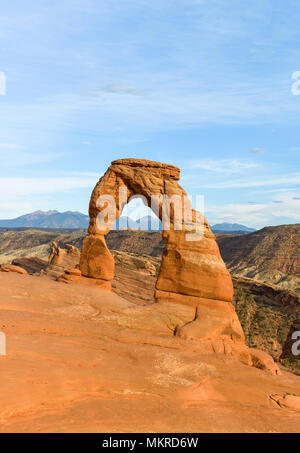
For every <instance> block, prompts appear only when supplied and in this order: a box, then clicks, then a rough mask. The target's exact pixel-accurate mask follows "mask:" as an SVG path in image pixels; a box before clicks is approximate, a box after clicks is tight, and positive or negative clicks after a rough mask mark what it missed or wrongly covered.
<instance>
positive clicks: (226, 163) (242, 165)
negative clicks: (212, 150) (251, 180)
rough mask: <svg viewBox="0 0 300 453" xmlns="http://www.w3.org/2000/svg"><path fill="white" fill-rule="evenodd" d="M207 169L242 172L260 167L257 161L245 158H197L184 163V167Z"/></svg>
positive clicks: (219, 171)
mask: <svg viewBox="0 0 300 453" xmlns="http://www.w3.org/2000/svg"><path fill="white" fill-rule="evenodd" d="M184 167H186V168H188V169H195V170H205V171H210V172H218V173H240V172H241V171H243V170H250V169H254V168H258V167H259V165H258V164H257V163H256V162H251V161H248V160H243V159H221V160H220V159H219V160H216V159H209V158H207V159H196V160H191V161H189V162H187V163H186V164H184V165H183V168H184Z"/></svg>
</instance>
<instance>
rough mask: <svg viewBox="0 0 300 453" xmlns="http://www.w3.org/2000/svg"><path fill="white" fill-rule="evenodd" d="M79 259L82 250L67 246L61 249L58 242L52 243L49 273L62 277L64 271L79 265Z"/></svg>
mask: <svg viewBox="0 0 300 453" xmlns="http://www.w3.org/2000/svg"><path fill="white" fill-rule="evenodd" d="M79 259H80V250H79V249H78V248H77V247H75V246H74V245H70V244H66V245H65V247H64V248H61V247H59V245H58V244H57V243H56V242H52V243H51V251H50V256H49V260H48V268H47V272H51V273H52V274H57V275H60V274H61V273H62V272H63V271H65V270H69V269H73V268H75V267H76V266H77V265H79Z"/></svg>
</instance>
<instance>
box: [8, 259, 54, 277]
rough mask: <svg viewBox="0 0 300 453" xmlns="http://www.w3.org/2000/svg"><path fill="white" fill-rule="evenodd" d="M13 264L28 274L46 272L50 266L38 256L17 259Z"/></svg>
mask: <svg viewBox="0 0 300 453" xmlns="http://www.w3.org/2000/svg"><path fill="white" fill-rule="evenodd" d="M11 264H13V265H14V266H19V267H22V268H23V269H25V270H26V271H27V272H28V274H39V273H40V272H41V271H45V270H46V269H47V266H48V263H47V261H45V260H41V259H40V258H38V257H36V256H26V257H23V256H22V257H20V258H15V259H14V260H13V261H12V263H11Z"/></svg>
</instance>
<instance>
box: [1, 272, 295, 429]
mask: <svg viewBox="0 0 300 453" xmlns="http://www.w3.org/2000/svg"><path fill="white" fill-rule="evenodd" d="M194 315H195V310H194V309H193V307H191V306H188V305H183V304H175V303H169V304H168V303H167V302H166V303H164V304H153V305H147V306H140V305H137V304H134V303H131V302H128V301H125V300H124V299H122V298H120V297H119V296H117V295H116V294H114V293H110V292H107V291H102V290H101V289H95V288H90V287H84V286H73V285H65V284H63V283H59V282H55V281H53V280H51V279H49V277H47V276H44V277H35V276H29V275H17V274H13V273H5V272H1V273H0V319H1V322H0V330H1V331H3V332H4V333H5V334H6V338H7V355H6V356H0V399H1V405H0V422H1V423H0V431H1V432H112V433H113V432H298V431H299V426H300V412H298V410H295V407H296V406H297V404H298V403H297V401H298V400H297V399H295V400H294V401H290V402H288V400H291V398H287V396H286V395H288V394H290V395H293V396H295V395H296V397H299V396H300V377H298V376H295V375H293V374H290V373H286V372H283V374H282V375H281V376H273V375H271V374H269V373H267V372H265V371H263V370H260V369H257V368H253V367H249V366H247V365H246V364H243V363H241V362H240V361H238V360H237V359H236V358H235V357H234V356H232V355H231V354H230V353H227V354H226V353H224V350H223V351H221V350H220V351H218V350H217V345H216V351H215V352H214V353H213V354H211V353H208V351H207V350H206V349H207V347H206V346H205V345H203V344H202V343H201V342H197V341H195V340H188V339H183V338H180V337H176V336H174V330H175V329H176V327H177V328H178V326H179V327H180V326H182V325H186V324H187V323H188V322H190V321H191V320H192V319H193V317H194ZM274 395H276V398H277V399H281V398H282V399H284V400H287V401H285V402H287V403H288V404H280V405H279V404H278V403H277V400H276V398H274ZM292 406H293V407H292Z"/></svg>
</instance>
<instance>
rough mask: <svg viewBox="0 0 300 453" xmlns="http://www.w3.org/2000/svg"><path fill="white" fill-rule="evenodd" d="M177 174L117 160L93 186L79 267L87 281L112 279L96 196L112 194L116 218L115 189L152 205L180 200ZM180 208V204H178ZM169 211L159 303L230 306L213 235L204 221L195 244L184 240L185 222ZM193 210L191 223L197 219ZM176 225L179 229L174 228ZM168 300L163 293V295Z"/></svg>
mask: <svg viewBox="0 0 300 453" xmlns="http://www.w3.org/2000/svg"><path fill="white" fill-rule="evenodd" d="M179 177H180V170H179V168H178V167H174V166H172V165H166V164H162V163H160V162H152V161H147V160H138V159H121V160H117V161H114V162H112V164H111V166H110V167H109V169H108V170H107V172H106V173H105V175H104V176H103V177H102V178H101V179H100V181H99V182H98V184H97V185H96V187H95V189H94V191H93V193H92V196H91V201H90V208H89V214H90V226H89V236H88V237H87V238H86V239H85V241H84V245H83V250H82V254H81V260H80V269H81V271H82V274H83V275H84V276H85V277H89V278H97V279H101V280H104V281H108V280H112V278H113V258H112V256H111V255H110V253H109V251H108V249H107V247H106V244H105V240H104V236H105V234H107V233H108V231H109V228H102V229H100V228H99V227H98V226H97V217H98V215H99V214H100V213H101V211H102V208H100V207H98V206H97V202H98V199H99V197H100V196H101V195H102V196H103V195H111V196H112V197H113V198H114V199H115V201H116V211H117V217H118V216H119V215H120V214H121V211H122V208H123V206H121V200H120V199H119V188H120V187H123V188H124V187H125V188H127V190H128V196H129V198H130V197H132V196H135V195H141V196H143V197H145V199H146V200H147V202H148V205H149V206H150V200H151V196H153V195H157V196H159V195H160V196H162V195H167V196H168V197H170V198H171V197H172V196H173V195H177V196H179V197H180V199H182V200H183V198H184V197H185V196H186V195H187V194H186V192H185V191H184V189H183V188H182V187H181V186H180V185H179V184H178V182H177V181H178V180H179ZM182 205H183V203H182ZM173 211H174V210H172V209H171V212H170V217H171V218H170V231H166V230H165V231H164V233H163V238H164V241H165V244H166V248H165V251H164V254H163V258H162V264H161V269H160V273H159V277H158V280H157V285H156V288H157V290H159V292H158V293H157V299H159V300H163V299H164V293H163V292H166V293H168V292H174V293H178V294H182V295H186V296H195V297H202V298H208V299H213V300H222V301H227V302H230V301H231V300H232V296H233V288H232V282H231V278H230V275H229V273H228V271H227V269H226V266H225V264H224V262H223V260H222V258H221V255H220V252H219V248H218V246H217V244H216V241H215V237H214V235H213V234H212V232H211V230H210V228H209V225H208V223H207V221H206V219H205V218H204V217H203V216H201V220H202V221H203V231H204V237H203V238H202V240H198V241H187V240H186V233H187V232H188V231H187V229H186V226H185V225H184V224H183V222H182V221H181V220H180V219H179V220H178V219H177V218H175V215H174V212H173ZM155 213H156V214H157V215H158V216H159V217H160V219H161V220H163V218H162V204H161V203H160V204H158V205H157V206H155ZM196 215H197V213H196V211H193V220H194V221H195V219H196ZM178 222H179V223H180V226H181V230H176V231H175V230H174V225H176V226H178V225H177V224H178ZM166 296H167V295H166Z"/></svg>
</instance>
